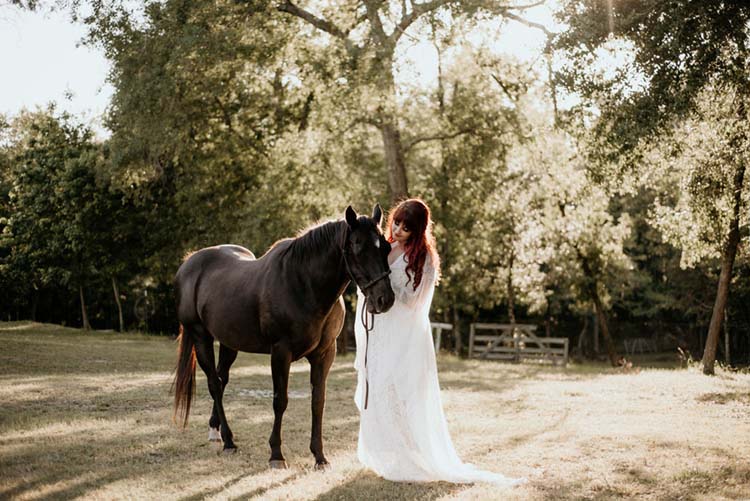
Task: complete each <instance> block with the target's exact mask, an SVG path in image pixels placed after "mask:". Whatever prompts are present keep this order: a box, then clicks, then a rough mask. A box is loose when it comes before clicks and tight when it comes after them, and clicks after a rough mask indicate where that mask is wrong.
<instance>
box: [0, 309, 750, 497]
mask: <svg viewBox="0 0 750 501" xmlns="http://www.w3.org/2000/svg"><path fill="white" fill-rule="evenodd" d="M0 346H1V347H0V499H8V498H10V499H67V498H76V497H81V498H86V499H107V500H109V499H184V500H193V499H206V498H208V499H249V498H258V499H279V498H280V499H323V500H328V499H389V500H394V499H621V498H639V499H664V500H667V499H669V500H672V499H696V500H703V499H705V500H718V499H750V375H748V374H741V373H730V372H726V371H720V372H719V374H718V375H717V376H715V377H712V378H709V377H706V376H703V375H702V374H700V373H699V371H698V370H696V369H664V368H660V369H648V368H643V369H642V370H640V371H638V370H635V371H631V372H628V373H623V372H620V371H616V370H613V369H608V368H606V367H604V366H592V365H583V366H569V367H568V368H567V369H559V368H552V367H539V366H534V365H505V364H499V363H493V362H478V361H465V360H460V359H457V358H455V357H452V356H443V355H441V356H440V357H439V361H438V363H439V369H440V383H441V387H442V388H443V401H444V405H445V410H446V415H447V417H448V421H449V427H450V430H451V433H452V436H453V440H454V443H455V445H456V448H457V449H458V451H459V454H460V455H461V456H462V458H463V459H464V460H466V461H470V462H473V463H475V464H477V465H479V466H481V467H483V468H486V469H490V470H494V471H499V472H501V473H503V474H506V475H509V476H518V477H521V476H524V477H527V478H528V479H529V483H528V484H526V485H524V486H521V487H517V488H514V489H512V490H497V489H495V488H494V487H493V486H491V485H481V484H478V485H452V484H448V483H443V482H437V483H430V484H418V483H394V482H389V481H386V480H382V479H380V478H378V477H377V476H376V475H374V474H373V473H372V472H369V471H367V470H364V469H363V468H362V467H361V466H359V464H358V462H357V458H356V441H357V431H358V423H359V422H358V414H357V411H356V408H355V406H354V403H353V401H352V395H353V392H354V387H355V374H354V370H353V369H352V356H351V355H349V356H345V357H339V358H338V359H337V361H336V364H335V365H334V367H333V369H332V371H331V375H330V377H329V386H328V400H327V405H326V415H325V418H324V428H323V436H324V440H325V448H326V453H327V456H328V459H329V461H331V463H332V464H333V467H332V469H331V470H329V471H326V472H322V473H321V472H317V471H314V470H313V469H312V465H313V458H312V455H311V454H310V453H309V451H308V443H309V434H310V399H309V384H308V372H309V366H308V364H307V362H304V361H303V362H297V363H296V364H294V365H293V366H292V376H291V382H290V389H291V397H292V398H290V401H289V408H288V410H287V413H286V415H285V417H284V432H283V438H284V445H283V450H284V453H285V455H286V457H287V461H288V462H289V464H290V468H289V469H288V470H284V471H271V470H269V469H268V467H267V460H268V456H269V448H268V443H267V441H268V436H269V435H270V432H271V423H272V419H273V411H272V408H271V397H270V394H271V392H270V390H271V387H272V386H271V379H270V368H269V364H268V357H267V356H262V355H250V354H240V356H239V358H238V360H237V362H236V363H235V365H234V367H233V368H232V372H231V380H230V383H229V386H228V387H227V390H226V398H225V405H226V410H227V414H228V417H229V420H230V424H231V425H232V428H233V430H234V434H235V439H236V441H237V445H238V446H239V448H240V449H239V452H238V453H237V454H236V455H233V456H224V455H221V454H218V451H217V449H216V448H215V447H214V446H213V445H211V444H209V442H208V441H207V428H208V424H207V423H208V416H209V410H210V398H209V396H208V391H207V389H206V385H205V378H204V377H203V374H202V373H200V371H199V379H198V393H197V398H196V401H195V402H194V406H193V412H192V415H191V422H190V426H189V427H188V428H187V430H185V431H182V430H180V429H178V428H177V427H175V426H174V425H173V424H172V422H171V411H172V399H171V397H170V395H169V386H170V383H171V370H172V367H173V364H174V352H175V349H176V346H175V344H174V342H173V341H171V340H169V339H166V338H159V337H151V336H144V335H138V334H125V335H122V334H116V333H83V332H82V331H79V330H75V329H68V328H63V327H58V326H52V325H42V324H32V323H28V322H26V323H0Z"/></svg>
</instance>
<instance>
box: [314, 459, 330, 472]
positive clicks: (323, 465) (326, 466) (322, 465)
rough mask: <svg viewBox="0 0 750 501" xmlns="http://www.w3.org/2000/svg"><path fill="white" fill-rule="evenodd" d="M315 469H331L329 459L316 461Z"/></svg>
mask: <svg viewBox="0 0 750 501" xmlns="http://www.w3.org/2000/svg"><path fill="white" fill-rule="evenodd" d="M314 469H315V471H327V470H330V469H331V463H329V462H328V461H323V462H321V463H315V466H314Z"/></svg>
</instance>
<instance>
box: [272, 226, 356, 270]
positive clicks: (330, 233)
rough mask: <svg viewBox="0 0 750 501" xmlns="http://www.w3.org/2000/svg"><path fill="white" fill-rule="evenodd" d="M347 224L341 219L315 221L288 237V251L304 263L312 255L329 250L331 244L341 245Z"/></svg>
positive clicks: (296, 260)
mask: <svg viewBox="0 0 750 501" xmlns="http://www.w3.org/2000/svg"><path fill="white" fill-rule="evenodd" d="M345 226H346V223H345V222H344V221H341V220H339V221H323V222H317V223H313V224H312V225H310V226H308V227H307V228H303V229H302V230H300V231H299V232H297V236H296V237H295V238H292V239H286V241H288V242H289V247H288V248H287V249H286V253H288V255H289V257H290V258H291V259H292V260H294V261H295V262H297V263H304V262H306V261H309V259H310V256H311V255H320V254H324V253H326V252H328V250H330V248H331V245H336V246H338V247H340V246H341V245H342V244H343V241H342V240H343V237H342V234H341V233H342V231H343V229H344V228H345ZM283 241H284V240H282V241H280V242H277V243H281V242H283ZM274 246H275V244H274Z"/></svg>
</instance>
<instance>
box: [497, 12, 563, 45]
mask: <svg viewBox="0 0 750 501" xmlns="http://www.w3.org/2000/svg"><path fill="white" fill-rule="evenodd" d="M503 16H505V17H507V18H508V19H513V20H514V21H518V22H519V23H521V24H525V25H526V26H528V27H529V28H535V29H537V30H541V31H542V32H544V34H545V35H547V38H551V37H553V36H554V35H555V34H554V33H553V32H551V31H550V30H548V29H547V27H546V26H544V25H543V24H539V23H535V22H533V21H529V20H528V19H524V18H522V17H521V16H518V15H516V14H512V13H510V12H508V11H507V10H506V11H505V12H503Z"/></svg>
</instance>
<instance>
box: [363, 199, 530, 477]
mask: <svg viewBox="0 0 750 501" xmlns="http://www.w3.org/2000/svg"><path fill="white" fill-rule="evenodd" d="M386 237H387V238H388V241H389V242H390V243H391V251H390V254H389V256H388V263H389V264H390V267H391V286H392V287H393V292H394V293H395V294H396V302H395V304H394V305H393V307H392V308H391V309H390V310H389V311H388V312H387V313H383V314H380V315H377V316H376V317H375V321H374V326H373V329H372V330H371V332H370V335H369V341H367V340H366V335H365V330H364V327H363V326H362V325H361V324H360V322H356V327H355V335H356V339H357V357H356V359H355V362H354V366H355V368H356V369H357V371H358V380H357V391H356V394H355V397H354V400H355V402H356V404H357V407H358V408H359V411H360V427H359V443H358V446H357V455H358V457H359V460H360V462H361V463H362V464H364V465H365V466H367V467H369V468H371V469H373V470H375V472H376V473H378V474H379V475H381V476H382V477H384V478H386V479H388V480H396V481H433V480H445V481H448V482H457V483H458V482H461V483H463V482H476V481H487V482H493V483H497V484H501V485H514V484H517V483H520V482H522V481H523V479H511V478H507V477H505V476H503V475H500V474H497V473H491V472H486V471H481V470H478V469H476V468H475V467H474V466H472V465H470V464H466V463H462V462H461V460H460V458H459V457H458V455H457V454H456V451H455V449H454V448H453V443H452V441H451V438H450V434H449V433H448V427H447V425H446V421H445V416H444V415H443V406H442V403H441V401H440V387H439V386H438V377H437V365H436V363H435V350H434V347H433V344H432V334H431V327H430V319H429V313H430V303H431V302H432V295H433V292H434V290H435V284H436V283H437V281H438V279H439V277H440V258H439V257H438V254H437V252H436V249H435V240H434V238H433V236H432V221H431V219H430V210H429V208H428V207H427V205H425V203H424V202H422V201H421V200H418V199H410V200H405V201H403V202H401V203H400V204H398V206H396V208H395V209H393V210H391V211H390V214H389V216H388V223H387V228H386ZM363 306H364V296H363V295H362V293H361V291H358V301H357V317H356V318H357V319H359V318H361V317H360V315H361V313H362V308H363ZM366 343H367V344H368V346H367V348H366V349H367V351H366V352H365V344H366ZM365 353H367V354H366V356H365ZM365 357H366V360H365ZM365 393H367V396H365ZM365 401H366V402H367V403H366V405H365ZM365 407H366V408H365Z"/></svg>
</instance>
